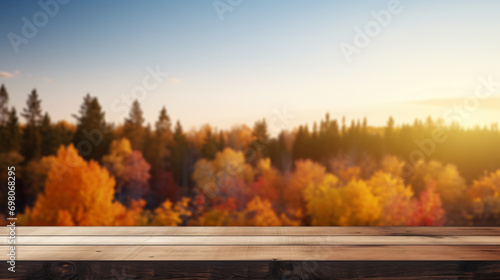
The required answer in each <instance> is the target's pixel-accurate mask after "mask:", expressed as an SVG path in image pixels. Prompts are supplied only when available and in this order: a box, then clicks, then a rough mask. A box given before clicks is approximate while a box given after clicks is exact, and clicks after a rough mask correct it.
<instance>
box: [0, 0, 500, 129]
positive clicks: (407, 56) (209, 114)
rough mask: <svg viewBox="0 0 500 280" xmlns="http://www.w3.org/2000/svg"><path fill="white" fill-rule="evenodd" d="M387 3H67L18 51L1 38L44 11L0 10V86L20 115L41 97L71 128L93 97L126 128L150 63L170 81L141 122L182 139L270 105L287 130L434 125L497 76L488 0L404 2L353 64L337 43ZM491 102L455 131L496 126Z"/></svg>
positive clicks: (149, 101)
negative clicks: (161, 117) (337, 123)
mask: <svg viewBox="0 0 500 280" xmlns="http://www.w3.org/2000/svg"><path fill="white" fill-rule="evenodd" d="M44 2H49V1H44ZM222 2H223V3H226V2H227V1H222ZM390 3H391V1H358V2H357V3H345V2H341V1H307V2H306V1H285V0H279V1H272V2H270V1H262V0H261V1H259V0H256V1H254V0H252V1H250V0H243V1H242V2H241V4H240V5H237V6H234V7H232V11H228V12H225V13H224V14H223V15H222V16H223V20H221V17H219V14H218V13H217V11H216V9H215V8H214V5H213V1H204V2H201V1H185V0H184V1H168V2H167V1H165V2H161V3H160V2H156V1H143V2H135V1H123V2H121V4H120V5H119V6H118V5H115V4H113V3H102V2H99V1H85V2H77V1H69V3H67V4H64V5H62V4H61V5H60V6H59V11H58V12H57V13H55V15H54V16H53V17H50V18H49V20H48V22H47V24H46V25H43V26H42V27H40V28H38V31H37V32H36V34H35V35H34V36H33V37H32V38H29V40H28V41H29V42H27V43H26V44H24V43H23V44H20V45H19V46H17V49H18V52H17V53H16V52H15V50H14V49H15V47H13V45H12V44H11V42H10V39H9V34H11V33H14V34H17V35H22V34H23V33H22V28H23V25H24V23H23V20H22V18H23V17H26V18H27V19H28V20H29V21H33V15H34V14H35V13H37V12H39V11H43V9H42V7H41V6H39V4H37V2H22V3H19V1H5V3H4V4H3V6H4V7H5V9H3V10H2V11H0V18H1V25H0V36H1V38H2V39H0V49H1V50H2V51H1V52H0V84H5V86H6V88H7V91H8V93H9V95H10V106H15V107H16V109H17V110H18V112H20V111H21V110H22V108H24V107H25V102H26V99H27V97H28V94H29V93H30V92H31V90H33V89H34V88H36V89H37V91H38V93H39V95H40V98H41V99H42V108H43V110H44V112H45V111H47V112H49V114H50V116H51V117H52V120H53V121H58V120H67V121H70V122H75V120H74V118H73V117H71V115H72V114H74V113H75V112H77V111H78V109H79V107H80V105H81V103H82V101H83V97H84V95H86V94H87V93H90V94H91V95H92V96H97V97H98V99H99V101H100V103H101V105H102V107H103V110H104V111H105V112H106V119H107V121H110V122H114V123H121V122H123V119H124V117H125V116H126V115H127V114H128V108H127V109H126V110H124V109H123V108H125V107H124V106H123V105H124V104H125V103H122V100H123V99H122V98H124V97H131V96H132V91H133V89H134V87H136V86H141V85H142V84H143V79H145V77H146V76H147V75H148V70H146V69H148V68H150V69H155V68H157V67H158V68H159V69H160V71H161V72H168V73H169V75H168V76H166V77H165V78H164V79H163V81H162V82H161V83H159V85H158V86H156V87H153V88H152V89H151V90H149V91H148V93H147V97H146V98H145V99H144V100H142V101H141V107H142V109H143V111H144V117H145V119H146V122H147V123H151V124H153V123H154V122H155V120H156V119H157V117H158V114H159V112H160V110H161V107H163V106H166V108H167V111H168V113H169V115H170V117H171V118H172V120H174V121H176V120H180V121H181V123H182V125H183V127H184V128H185V129H186V130H188V129H190V128H193V127H200V126H201V125H203V124H206V123H209V124H210V125H212V126H213V127H217V128H220V129H228V128H230V127H232V126H233V125H235V124H247V125H252V124H253V123H254V122H255V121H256V120H259V119H262V118H266V119H270V118H273V117H274V116H275V114H276V113H275V112H276V110H277V111H281V112H283V110H286V112H288V113H289V114H291V115H293V118H292V121H291V122H290V124H289V126H290V127H287V128H293V127H297V126H298V125H301V124H309V125H311V124H312V123H313V122H314V121H319V120H320V119H321V118H323V116H324V115H325V113H326V112H329V113H330V115H331V117H332V118H336V119H341V118H342V116H345V117H346V118H347V120H348V121H350V120H351V119H362V118H363V117H365V116H366V117H367V119H368V124H369V125H373V126H380V125H384V124H385V123H386V121H387V119H388V117H389V116H391V115H392V116H393V117H394V118H395V120H396V122H397V123H403V122H404V123H408V122H413V120H414V119H415V118H419V119H424V118H425V117H427V116H428V115H431V116H433V117H435V118H438V117H443V115H444V114H445V112H446V111H447V110H449V109H452V108H454V106H455V105H456V104H463V103H464V100H467V98H468V97H470V96H474V92H475V89H476V88H477V86H478V84H480V82H479V81H478V79H480V77H483V78H488V77H489V76H491V77H492V78H491V79H492V80H493V81H500V54H499V53H498V49H500V37H499V36H495V34H493V33H492V32H491V30H500V19H499V18H498V15H497V13H498V12H497V11H498V10H499V8H500V2H497V1H481V4H479V3H478V2H470V1H440V2H439V3H436V1H400V4H399V5H398V11H399V12H398V13H397V14H392V15H391V19H390V21H389V23H388V24H387V25H386V26H385V27H381V29H380V32H378V33H377V34H376V35H375V36H373V38H371V39H370V43H369V44H368V45H367V46H365V47H363V48H360V53H358V54H353V55H352V56H351V61H350V62H349V61H348V59H346V57H345V56H344V54H343V52H342V49H341V47H340V46H341V44H342V43H347V44H350V45H354V38H355V36H356V34H357V31H356V28H361V29H363V28H365V26H366V25H367V24H369V23H370V22H372V21H374V16H373V15H372V14H371V12H372V11H376V12H380V11H381V10H387V9H388V8H387V7H388V5H389V4H390ZM90 14H91V15H92V16H91V17H89V16H88V15H90ZM150 81H154V80H150ZM492 93H493V94H492V95H491V96H490V97H488V99H486V100H480V102H479V103H478V109H477V110H474V111H473V112H471V113H470V114H469V115H468V117H467V118H466V119H464V120H463V124H464V125H468V126H470V125H474V124H480V125H487V124H490V123H494V122H496V121H497V120H498V119H499V118H500V102H499V101H500V88H498V89H497V90H496V91H495V92H492ZM129 100H133V98H132V97H131V98H129ZM285 108H286V109H285Z"/></svg>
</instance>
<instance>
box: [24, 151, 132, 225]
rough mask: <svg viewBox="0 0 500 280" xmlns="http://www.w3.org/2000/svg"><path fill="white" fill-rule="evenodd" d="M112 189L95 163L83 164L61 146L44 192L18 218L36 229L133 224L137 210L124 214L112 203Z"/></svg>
mask: <svg viewBox="0 0 500 280" xmlns="http://www.w3.org/2000/svg"><path fill="white" fill-rule="evenodd" d="M114 186H115V180H114V178H113V177H111V176H110V175H109V173H108V171H107V170H106V169H105V168H103V167H101V166H99V164H98V163H97V162H95V161H90V162H86V161H85V160H84V159H83V158H81V157H80V156H79V155H78V152H77V150H76V149H75V148H74V147H73V146H72V145H70V146H69V147H67V148H65V147H61V148H59V150H58V152H57V159H56V162H54V164H52V167H51V169H50V171H49V173H48V175H47V181H46V184H45V192H44V193H41V194H39V195H38V198H37V200H36V202H35V204H34V206H33V208H27V209H26V213H25V215H23V217H22V218H21V219H22V220H24V221H25V224H27V225H38V226H42V225H43V226H49V225H65V226H73V225H75V226H96V225H99V226H117V225H134V224H136V219H137V218H138V216H137V212H138V211H137V209H136V211H127V209H126V208H125V207H124V206H123V205H121V204H120V203H119V202H116V201H114V192H115V191H114ZM138 208H139V209H140V208H141V207H138Z"/></svg>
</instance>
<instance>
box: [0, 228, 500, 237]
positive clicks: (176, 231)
mask: <svg viewBox="0 0 500 280" xmlns="http://www.w3.org/2000/svg"><path fill="white" fill-rule="evenodd" d="M7 234H8V228H7V227H1V228H0V235H3V236H6V235H7ZM16 234H17V235H18V236H22V235H51V236H55V235H96V236H103V235H147V236H165V235H182V236H185V235H242V236H256V235H279V236H282V235H312V236H321V235H325V236H331V235H367V236H373V235H383V236H399V235H403V236H405V235H406V236H421V235H423V236H436V235H439V236H442V235H454V236H500V227H29V226H19V227H17V228H16Z"/></svg>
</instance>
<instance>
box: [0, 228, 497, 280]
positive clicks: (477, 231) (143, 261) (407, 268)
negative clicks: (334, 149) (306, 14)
mask: <svg viewBox="0 0 500 280" xmlns="http://www.w3.org/2000/svg"><path fill="white" fill-rule="evenodd" d="M499 229H500V228H496V227H492V228H485V227H471V228H467V227H412V228H408V227H400V228H397V227H381V228H377V227H372V228H370V227H343V228H341V227H267V228H264V227H18V228H17V229H16V233H17V240H16V241H17V242H16V271H17V272H16V274H11V272H8V271H7V265H6V262H5V260H7V251H8V247H9V246H8V244H7V238H6V237H7V229H6V228H2V229H1V230H0V232H2V233H3V235H4V237H5V238H3V239H0V253H1V254H0V255H1V256H0V260H1V261H2V262H3V263H4V265H3V267H2V270H1V271H0V279H120V280H125V279H281V280H283V279H350V278H357V279H361V278H371V279H443V278H448V279H500V230H499Z"/></svg>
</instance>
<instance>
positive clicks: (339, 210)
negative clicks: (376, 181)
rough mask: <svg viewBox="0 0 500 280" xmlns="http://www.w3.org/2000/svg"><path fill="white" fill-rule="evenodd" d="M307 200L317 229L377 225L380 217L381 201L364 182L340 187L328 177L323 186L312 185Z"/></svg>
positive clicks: (331, 176)
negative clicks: (322, 227)
mask: <svg viewBox="0 0 500 280" xmlns="http://www.w3.org/2000/svg"><path fill="white" fill-rule="evenodd" d="M305 199H306V202H307V213H308V214H309V215H310V216H311V224H312V225H315V226H370V225H376V224H377V222H378V219H379V216H380V214H381V208H380V206H379V202H378V199H377V198H376V197H375V196H374V195H373V194H372V193H371V191H370V188H369V187H368V185H367V184H366V182H364V181H362V180H353V181H351V182H349V183H348V184H347V185H345V186H341V185H339V179H338V178H337V177H335V176H334V175H331V174H327V175H326V176H325V178H324V180H323V181H322V182H321V183H319V184H318V183H311V184H309V186H308V187H307V189H306V191H305Z"/></svg>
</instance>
